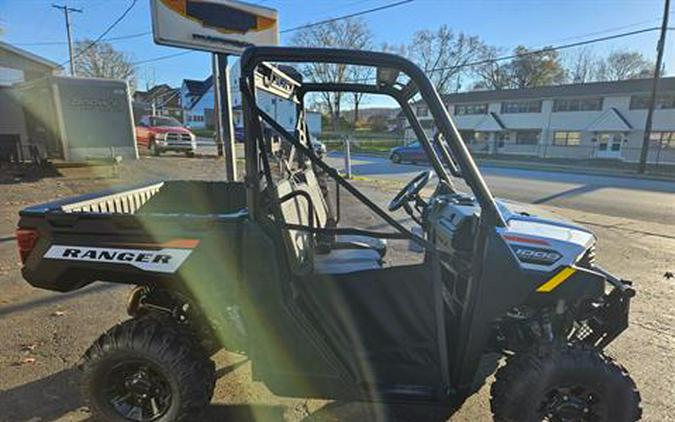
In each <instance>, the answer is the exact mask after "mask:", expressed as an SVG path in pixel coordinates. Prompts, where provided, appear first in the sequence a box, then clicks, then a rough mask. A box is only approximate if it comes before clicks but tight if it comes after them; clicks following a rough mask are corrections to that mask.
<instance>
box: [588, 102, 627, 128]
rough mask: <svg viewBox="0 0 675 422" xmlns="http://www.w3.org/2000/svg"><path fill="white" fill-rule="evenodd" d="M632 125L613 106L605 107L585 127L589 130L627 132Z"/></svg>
mask: <svg viewBox="0 0 675 422" xmlns="http://www.w3.org/2000/svg"><path fill="white" fill-rule="evenodd" d="M631 129H633V127H632V126H631V125H630V123H628V120H626V118H625V117H623V116H622V115H621V113H619V110H617V109H616V108H614V107H611V108H609V109H607V110H606V111H605V112H604V113H602V114H601V115H600V117H598V118H597V119H595V120H594V121H593V122H592V123H591V124H590V125H588V127H587V128H586V130H587V131H589V132H628V131H630V130H631Z"/></svg>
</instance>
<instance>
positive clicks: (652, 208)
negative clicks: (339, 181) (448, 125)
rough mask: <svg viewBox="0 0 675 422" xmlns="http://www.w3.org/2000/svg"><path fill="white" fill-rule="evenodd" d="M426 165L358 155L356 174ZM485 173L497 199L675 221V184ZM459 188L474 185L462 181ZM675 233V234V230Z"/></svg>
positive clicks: (408, 171)
mask: <svg viewBox="0 0 675 422" xmlns="http://www.w3.org/2000/svg"><path fill="white" fill-rule="evenodd" d="M327 161H328V163H329V164H331V165H332V166H334V167H336V168H338V169H343V168H344V157H343V156H342V155H341V154H338V153H331V154H330V155H329V158H328V159H327ZM424 168H425V166H422V165H412V164H393V163H392V162H391V161H390V160H388V159H386V158H382V157H375V156H369V155H357V154H353V155H352V173H353V174H354V175H358V176H363V177H366V178H372V179H384V180H392V181H396V182H407V181H408V180H410V179H412V178H413V177H414V176H415V175H416V174H417V173H419V172H420V171H422V170H424ZM481 172H482V174H483V177H484V178H485V179H486V182H487V184H488V186H489V187H490V189H491V190H492V193H493V194H494V195H496V196H497V197H502V198H505V199H509V200H512V201H519V202H525V203H531V204H539V205H551V206H556V207H561V208H568V209H573V210H578V211H587V212H592V213H597V214H604V215H608V216H613V217H625V218H631V219H636V220H641V221H650V222H660V223H666V224H673V225H675V195H674V194H675V182H669V181H659V180H648V179H639V178H631V177H615V176H597V175H591V174H575V173H563V172H549V171H534V170H521V169H510V168H502V167H488V166H482V167H481ZM459 187H460V189H461V190H465V191H466V190H467V189H468V188H467V187H466V185H464V184H463V183H461V182H460V183H459ZM671 234H672V235H673V236H675V230H674V232H673V233H671Z"/></svg>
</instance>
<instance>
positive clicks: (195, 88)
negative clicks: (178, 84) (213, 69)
mask: <svg viewBox="0 0 675 422" xmlns="http://www.w3.org/2000/svg"><path fill="white" fill-rule="evenodd" d="M183 84H184V85H185V87H186V88H187V90H188V93H187V94H188V95H190V96H195V97H201V96H202V95H204V93H205V92H206V91H208V90H209V88H211V85H213V75H211V76H209V77H208V78H206V79H204V80H203V81H197V80H195V79H183Z"/></svg>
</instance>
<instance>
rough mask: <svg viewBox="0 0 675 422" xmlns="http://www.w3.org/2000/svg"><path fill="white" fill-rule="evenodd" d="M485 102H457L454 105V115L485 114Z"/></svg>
mask: <svg viewBox="0 0 675 422" xmlns="http://www.w3.org/2000/svg"><path fill="white" fill-rule="evenodd" d="M487 110H488V105H487V104H458V105H456V106H455V116H465V115H468V114H487Z"/></svg>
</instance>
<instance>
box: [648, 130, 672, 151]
mask: <svg viewBox="0 0 675 422" xmlns="http://www.w3.org/2000/svg"><path fill="white" fill-rule="evenodd" d="M649 135H650V136H649V144H650V146H651V147H654V148H659V147H660V148H661V149H666V148H668V149H675V132H652V133H650V134H649Z"/></svg>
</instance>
